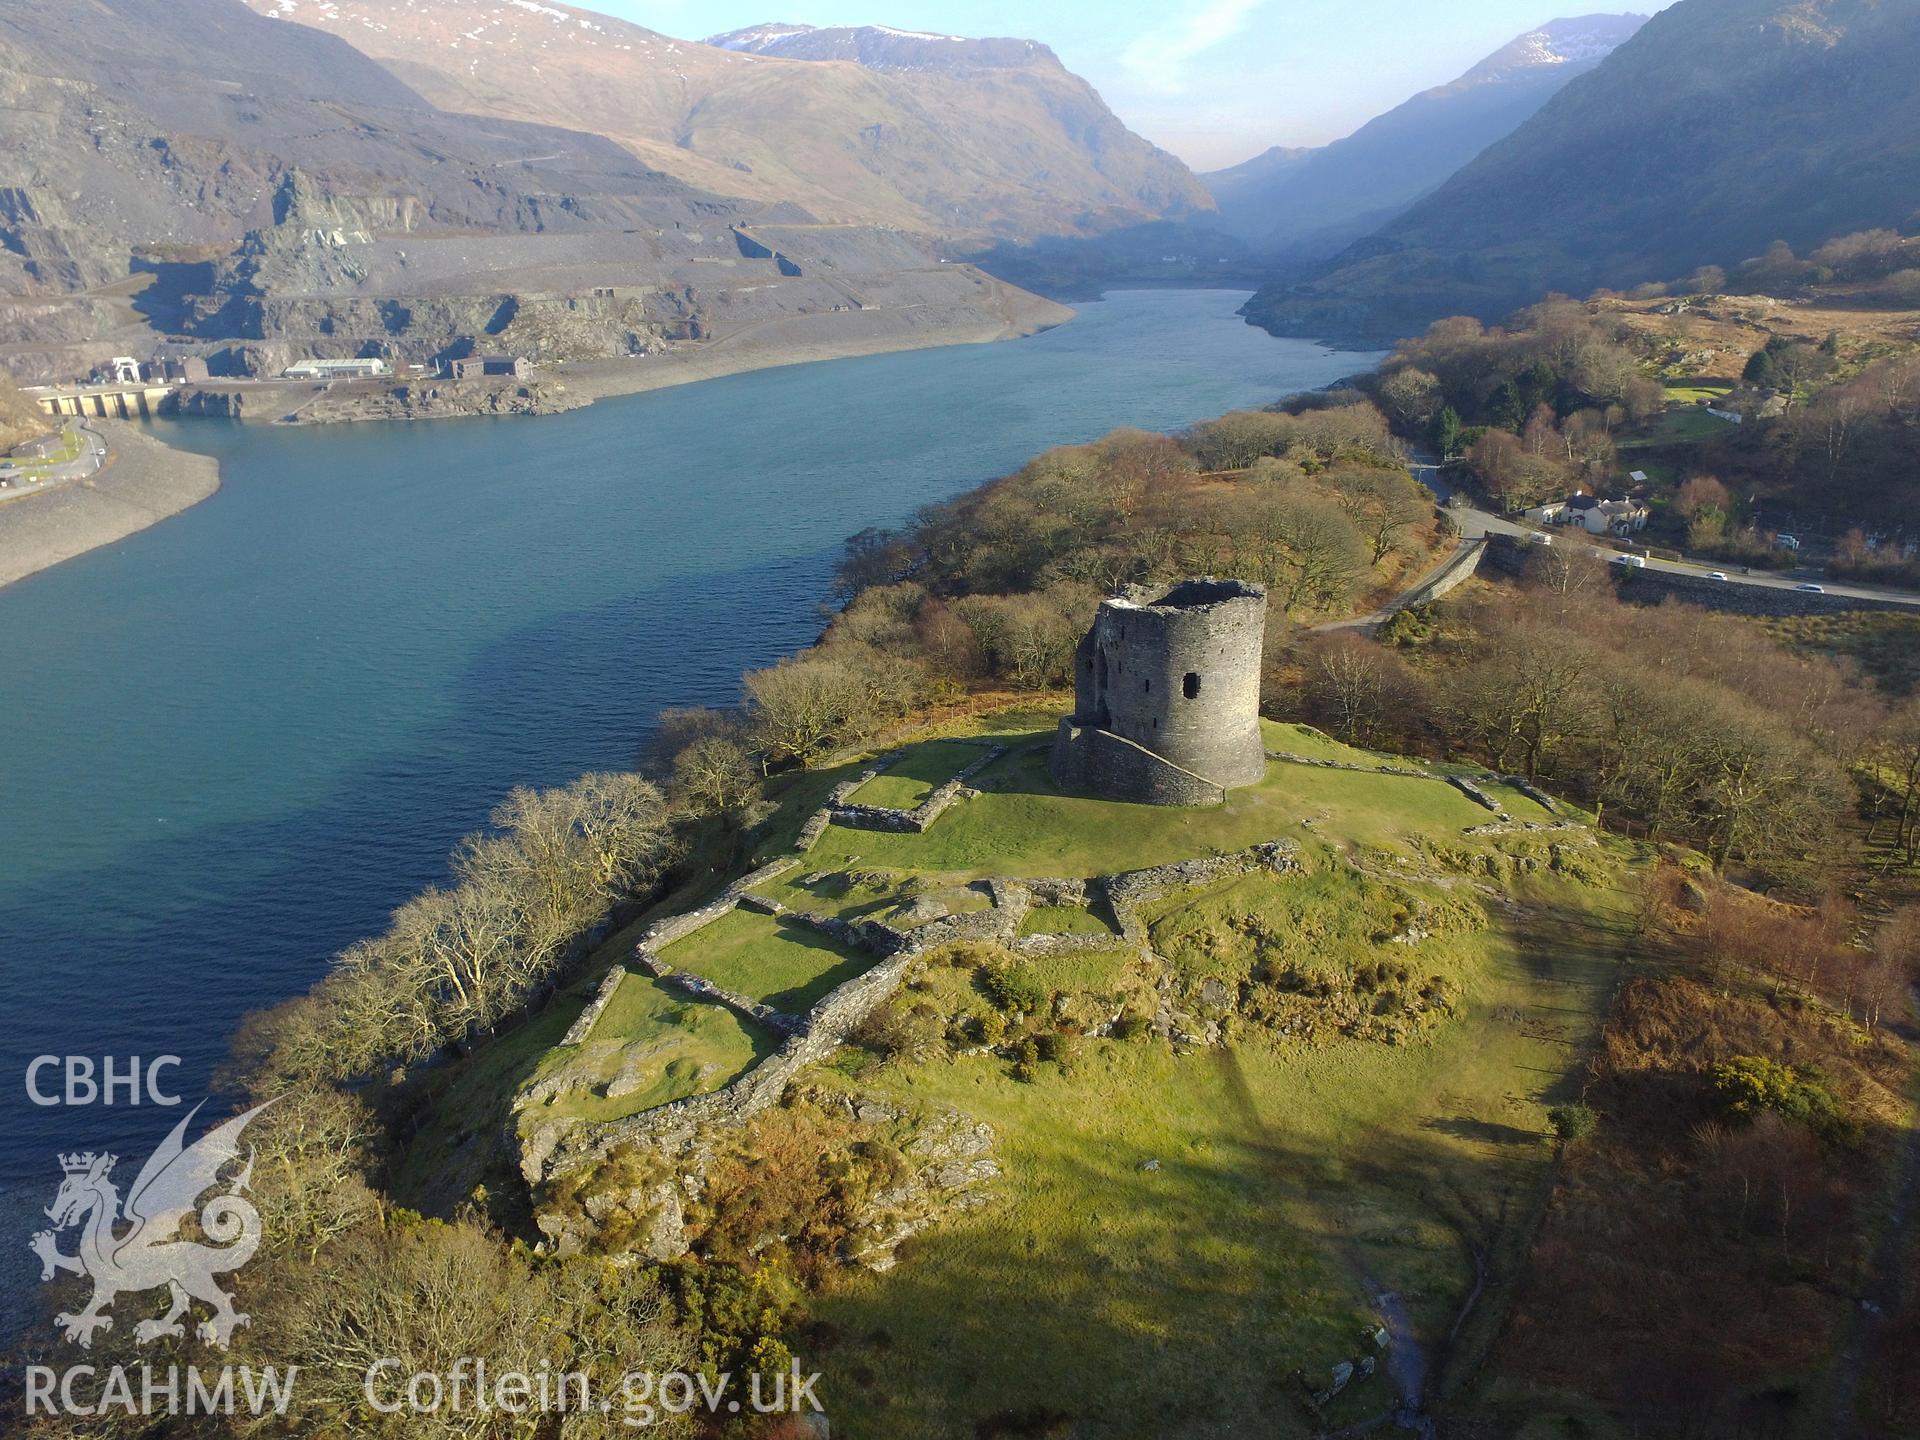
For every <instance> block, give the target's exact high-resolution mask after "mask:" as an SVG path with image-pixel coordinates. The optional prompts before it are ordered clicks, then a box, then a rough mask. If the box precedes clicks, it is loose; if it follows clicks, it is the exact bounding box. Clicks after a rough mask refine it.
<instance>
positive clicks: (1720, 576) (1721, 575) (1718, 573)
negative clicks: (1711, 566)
mask: <svg viewBox="0 0 1920 1440" xmlns="http://www.w3.org/2000/svg"><path fill="white" fill-rule="evenodd" d="M1726 578H1727V572H1726V571H1724V570H1709V571H1708V572H1707V579H1709V580H1724V579H1726Z"/></svg>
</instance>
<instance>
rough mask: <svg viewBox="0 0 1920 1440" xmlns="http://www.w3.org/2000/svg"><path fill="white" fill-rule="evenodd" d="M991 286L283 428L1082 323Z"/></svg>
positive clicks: (368, 405)
mask: <svg viewBox="0 0 1920 1440" xmlns="http://www.w3.org/2000/svg"><path fill="white" fill-rule="evenodd" d="M986 278H987V279H988V280H989V281H990V282H991V293H992V301H991V303H990V305H989V306H988V307H987V308H986V310H985V311H984V312H975V313H970V315H969V317H968V318H965V319H956V318H954V317H952V316H945V317H930V318H924V319H923V317H920V316H916V315H914V314H912V313H910V312H908V311H905V310H901V309H890V308H874V309H869V310H847V311H838V312H828V313H818V312H815V313H807V314H800V315H790V316H786V317H784V318H782V319H779V320H775V321H770V322H768V323H766V324H764V325H760V326H757V327H754V328H753V329H749V330H740V331H735V332H733V333H731V334H726V335H721V336H719V337H717V338H716V339H713V340H711V341H708V342H706V343H704V344H702V345H700V346H699V348H697V349H690V350H669V351H666V352H664V353H662V354H659V355H655V356H649V357H646V358H643V359H632V360H583V361H571V362H566V363H563V364H559V365H554V366H551V367H547V368H542V369H540V370H538V371H536V372H535V375H534V377H533V378H532V379H530V380H525V381H514V380H502V381H498V382H495V383H491V384H488V383H485V382H476V381H465V382H459V383H458V384H454V383H449V382H444V381H442V382H436V381H432V380H422V381H414V382H410V383H407V384H404V385H368V386H349V387H344V388H342V389H340V390H338V391H336V392H330V393H323V394H321V395H320V396H318V397H317V398H315V399H312V400H309V401H306V402H304V403H303V404H301V405H300V406H298V407H297V409H296V411H295V412H294V413H293V414H292V415H290V416H288V417H287V418H285V419H283V420H279V421H276V422H274V423H279V424H288V425H301V426H312V425H345V424H357V423H361V422H364V421H368V420H458V419H465V418H468V417H473V416H479V417H494V418H499V417H504V416H512V415H524V416H536V415H559V414H565V413H566V412H568V411H571V410H578V409H581V408H583V407H585V406H587V405H591V404H593V403H594V402H595V401H598V400H609V399H614V398H617V397H619V396H623V395H641V394H646V393H648V392H649V391H654V390H665V389H669V388H672V387H674V386H679V385H691V384H697V383H698V382H700V381H702V380H717V379H720V378H722V377H724V376H728V375H740V374H745V373H748V372H750V371H757V370H777V369H783V368H786V367H788V366H794V365H812V364H817V363H820V362H823V361H829V360H852V359H857V358H860V357H864V356H871V355H889V354H900V353H904V352H907V351H912V350H933V349H942V348H945V347H947V346H951V345H989V344H996V343H998V342H1000V341H1004V340H1025V339H1027V338H1029V337H1031V336H1034V335H1038V334H1041V333H1042V332H1044V331H1047V330H1052V329H1055V328H1057V327H1058V326H1061V325H1064V324H1066V323H1067V322H1068V321H1070V320H1072V319H1073V318H1074V315H1075V313H1076V312H1075V311H1074V310H1073V309H1072V307H1070V306H1067V305H1062V304H1060V303H1058V302H1056V301H1053V300H1049V299H1046V298H1044V297H1042V296H1038V295H1033V294H1030V293H1029V292H1027V291H1024V290H1021V289H1019V288H1018V287H1017V286H1013V285H1009V284H1007V283H1006V282H1004V281H1000V280H994V279H992V277H991V276H989V277H986ZM242 393H244V392H242ZM240 418H245V417H240Z"/></svg>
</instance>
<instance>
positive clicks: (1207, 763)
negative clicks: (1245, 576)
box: [1050, 579, 1267, 805]
mask: <svg viewBox="0 0 1920 1440" xmlns="http://www.w3.org/2000/svg"><path fill="white" fill-rule="evenodd" d="M1266 618H1267V592H1266V591H1265V590H1264V589H1263V588H1262V587H1261V586H1258V585H1250V584H1244V583H1242V582H1241V581H1238V580H1213V579H1205V580H1184V581H1182V582H1181V583H1179V584H1178V585H1175V586H1173V587H1172V588H1171V589H1164V590H1163V589H1154V588H1148V587H1144V586H1135V587H1133V588H1132V589H1130V590H1128V591H1127V592H1126V593H1124V594H1122V595H1118V596H1115V597H1114V598H1112V599H1110V600H1106V601H1103V602H1102V603H1101V606H1100V610H1099V613H1098V614H1097V615H1095V616H1094V621H1093V628H1092V629H1091V630H1089V631H1088V632H1087V634H1086V638H1085V639H1083V640H1082V641H1081V642H1080V648H1079V650H1078V651H1077V652H1076V654H1075V657H1074V701H1075V703H1074V713H1073V714H1072V716H1070V717H1069V718H1068V719H1065V720H1062V721H1061V722H1060V732H1059V734H1058V735H1057V736H1056V737H1055V739H1054V742H1053V754H1052V758H1051V762H1050V764H1051V769H1052V771H1053V778H1054V780H1055V781H1056V782H1057V783H1058V784H1059V785H1061V786H1062V787H1063V788H1066V789H1073V790H1091V791H1093V792H1094V793H1096V794H1100V795H1105V796H1108V797H1110V798H1112V799H1115V800H1130V801H1135V802H1137V803H1140V804H1147V805H1208V804H1218V803H1220V802H1222V801H1224V800H1225V799H1226V792H1227V791H1228V790H1231V789H1234V788H1236V787H1239V786H1242V785H1252V784H1255V783H1256V782H1258V781H1259V780H1260V778H1261V777H1262V776H1263V775H1264V774H1265V773H1266V763H1267V762H1266V747H1265V745H1264V743H1263V742H1262V740H1261V737H1260V653H1261V642H1262V639H1263V637H1264V635H1265V632H1266Z"/></svg>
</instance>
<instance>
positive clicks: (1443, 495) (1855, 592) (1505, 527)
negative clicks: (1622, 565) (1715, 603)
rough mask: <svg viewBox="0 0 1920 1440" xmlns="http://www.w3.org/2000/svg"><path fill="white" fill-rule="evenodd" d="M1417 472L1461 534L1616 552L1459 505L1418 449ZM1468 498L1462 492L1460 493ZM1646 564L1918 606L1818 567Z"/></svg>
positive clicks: (1898, 593) (1904, 595)
mask: <svg viewBox="0 0 1920 1440" xmlns="http://www.w3.org/2000/svg"><path fill="white" fill-rule="evenodd" d="M1407 468H1408V469H1409V470H1411V471H1412V472H1413V478H1414V479H1416V480H1418V481H1419V482H1420V483H1421V484H1422V485H1425V486H1426V487H1427V488H1428V489H1429V490H1431V491H1433V493H1434V494H1435V495H1436V496H1437V497H1438V498H1439V500H1440V503H1441V504H1442V505H1445V506H1446V507H1447V513H1448V514H1449V515H1451V516H1452V517H1453V518H1454V521H1455V523H1456V524H1458V525H1459V527H1460V535H1461V538H1462V539H1465V540H1477V539H1481V538H1483V537H1485V536H1488V535H1516V536H1519V537H1521V538H1523V539H1524V538H1526V537H1527V536H1530V535H1535V534H1540V535H1549V536H1551V537H1552V538H1553V543H1554V544H1555V545H1559V546H1575V547H1584V548H1586V549H1589V550H1592V551H1593V552H1594V553H1595V554H1597V555H1599V556H1601V557H1602V558H1604V559H1608V560H1611V559H1612V558H1613V557H1614V555H1615V554H1616V553H1617V552H1616V551H1615V550H1613V549H1612V548H1611V547H1609V546H1607V545H1604V544H1602V543H1601V541H1600V538H1599V537H1598V536H1594V535H1588V534H1586V533H1585V532H1584V531H1579V530H1564V529H1561V528H1559V527H1557V526H1539V525H1530V524H1527V523H1525V522H1515V521H1512V520H1507V519H1503V518H1502V517H1500V516H1498V515H1493V514H1490V513H1489V512H1487V511H1485V510H1478V509H1475V508H1474V507H1473V506H1471V505H1467V504H1455V503H1451V502H1453V501H1454V499H1455V496H1454V492H1453V489H1452V487H1451V486H1450V485H1448V484H1447V482H1446V479H1445V478H1444V476H1443V474H1442V472H1441V469H1440V467H1439V466H1438V465H1436V464H1435V463H1433V461H1432V459H1431V458H1430V457H1427V456H1422V455H1418V454H1416V455H1415V456H1414V458H1413V459H1412V460H1410V461H1409V462H1408V464H1407ZM1459 498H1460V499H1462V500H1464V498H1465V497H1464V495H1463V496H1461V497H1459ZM1646 568H1647V569H1649V570H1661V571H1665V572H1667V573H1668V574H1672V575H1692V576H1695V577H1699V576H1703V575H1708V574H1711V573H1713V572H1714V571H1720V572H1722V573H1724V574H1725V575H1726V577H1727V580H1726V583H1727V584H1729V585H1753V586H1758V587H1759V588H1761V589H1767V590H1792V589H1795V588H1797V587H1798V586H1800V585H1803V584H1809V583H1811V584H1817V585H1819V586H1820V588H1821V589H1822V590H1824V591H1826V593H1827V594H1829V595H1834V596H1842V597H1846V598H1850V599H1856V600H1884V601H1888V602H1889V603H1891V604H1895V605H1910V606H1912V607H1914V608H1915V609H1916V610H1920V595H1916V594H1914V593H1913V592H1912V591H1910V590H1887V589H1882V588H1880V587H1878V586H1873V585H1849V584H1845V583H1842V582H1840V581H1837V580H1828V579H1826V578H1825V577H1824V576H1823V575H1822V574H1821V573H1820V572H1819V571H1817V570H1808V569H1802V570H1790V571H1784V572H1755V573H1753V574H1743V573H1742V572H1741V571H1740V570H1739V569H1738V568H1735V569H1727V568H1726V565H1725V562H1724V561H1722V562H1718V563H1716V562H1714V561H1711V560H1657V559H1654V558H1652V557H1651V556H1649V557H1648V558H1647V564H1646Z"/></svg>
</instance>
